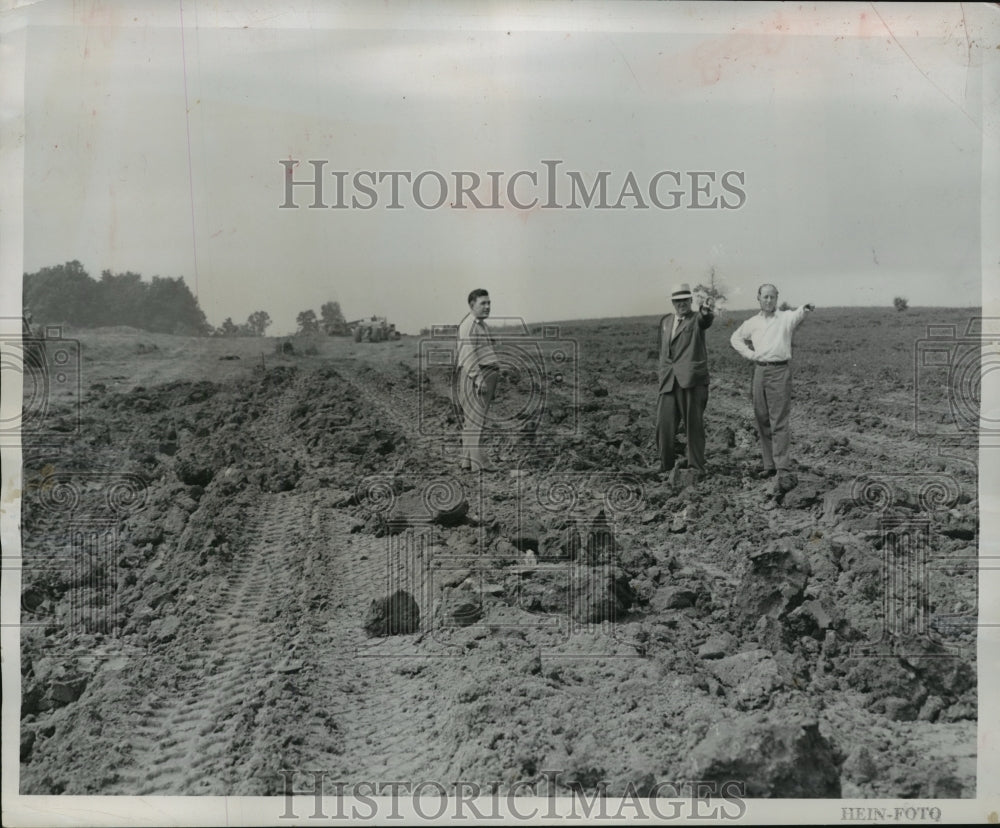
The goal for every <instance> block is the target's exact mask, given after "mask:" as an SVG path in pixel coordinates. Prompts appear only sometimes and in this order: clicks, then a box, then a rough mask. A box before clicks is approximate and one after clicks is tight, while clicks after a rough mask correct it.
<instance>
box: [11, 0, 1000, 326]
mask: <svg viewBox="0 0 1000 828" xmlns="http://www.w3.org/2000/svg"><path fill="white" fill-rule="evenodd" d="M82 8H83V6H82V5H74V4H69V3H66V4H63V3H59V2H56V3H43V4H40V5H39V6H36V7H32V8H31V9H28V10H24V11H23V13H22V19H23V20H24V23H25V24H26V25H25V27H24V28H23V33H24V41H23V43H24V55H25V59H24V90H25V100H24V128H25V134H26V138H27V140H26V142H25V152H24V173H23V176H24V177H23V181H24V185H23V186H24V214H23V218H24V226H23V242H24V243H23V263H22V265H23V270H24V271H29V272H30V271H34V270H37V269H38V268H41V267H44V266H47V265H54V264H59V263H62V262H65V261H68V260H72V259H78V260H80V261H81V262H82V263H83V264H84V266H85V267H86V269H87V270H88V272H89V273H90V274H91V275H93V276H95V277H99V275H100V273H101V271H102V270H104V269H110V270H112V271H115V272H120V271H125V270H132V271H137V272H140V273H142V274H143V275H144V276H146V277H151V276H153V275H160V276H183V277H184V279H185V281H186V282H187V283H188V285H189V286H190V287H191V289H192V290H193V291H195V292H196V293H197V296H198V299H199V301H200V303H201V306H202V308H203V309H204V311H205V313H206V315H207V316H208V319H209V321H210V322H211V323H213V324H214V325H218V324H220V323H221V322H222V320H223V319H224V318H225V317H227V316H231V317H232V318H233V319H234V320H236V321H238V322H239V321H243V320H245V319H246V317H247V315H248V314H250V313H251V312H252V311H254V310H257V309H264V310H267V311H268V312H269V313H270V315H271V317H272V318H273V320H274V325H273V326H272V329H271V331H270V332H271V333H284V332H290V331H291V330H293V329H294V325H295V321H294V320H295V316H296V314H297V313H298V312H299V311H301V310H303V309H306V308H313V309H315V310H317V311H318V309H319V306H320V305H321V304H322V303H323V302H325V301H327V300H329V299H336V300H338V301H339V302H340V303H341V305H342V306H343V308H344V311H345V313H346V314H347V316H348V318H352V317H360V316H363V315H371V314H375V313H377V314H380V315H387V316H388V317H389V318H390V319H392V320H395V321H397V322H398V323H399V325H400V327H401V328H402V329H403V330H406V331H408V332H416V331H417V330H419V328H421V327H424V326H429V325H431V324H437V323H447V322H454V321H457V319H458V318H460V317H461V316H462V315H463V313H464V311H465V303H464V297H465V295H466V294H467V293H468V291H469V290H471V289H472V288H475V287H480V286H483V287H487V288H488V289H489V290H490V292H491V294H492V295H493V300H494V313H495V314H497V315H504V316H515V315H519V316H523V317H525V318H527V319H529V320H532V321H541V320H559V319H575V318H589V317H601V316H623V315H636V314H646V313H655V312H657V311H659V310H661V309H662V308H663V307H664V306H665V305H666V304H667V298H666V297H667V295H668V293H669V288H670V286H671V284H672V283H673V282H676V281H689V282H691V283H696V282H699V281H702V280H704V279H705V278H706V277H707V274H708V271H709V268H711V267H714V268H715V270H716V273H717V274H718V276H719V277H720V278H721V280H722V282H723V284H724V285H725V287H726V289H727V292H728V293H729V296H730V301H729V306H730V307H731V308H734V309H735V308H747V307H750V306H752V305H753V304H754V301H753V295H754V293H755V290H756V286H757V284H758V283H760V282H761V281H773V282H776V283H777V284H778V286H779V288H780V289H781V293H782V298H785V299H788V301H790V302H792V304H799V303H801V302H806V301H812V302H815V303H817V304H819V305H889V304H891V302H892V299H893V297H894V296H896V295H903V296H906V297H908V298H909V300H910V304H911V305H959V306H975V305H979V304H980V300H981V285H982V277H981V273H982V260H983V251H982V243H983V239H982V215H981V212H982V211H981V195H982V187H981V183H982V176H983V170H982V164H983V141H984V139H983V129H984V124H983V121H984V104H983V95H984V90H983V73H982V70H981V62H982V61H981V57H980V56H979V46H978V45H977V43H976V42H975V41H976V35H977V34H979V33H980V32H981V29H982V20H981V19H980V20H979V22H977V20H976V19H974V17H975V16H974V15H973V14H970V8H969V7H966V8H965V10H964V11H965V14H966V18H965V20H964V21H963V8H962V7H961V6H960V5H958V4H947V5H937V6H930V7H929V8H928V7H927V6H918V5H913V6H910V5H905V4H889V5H875V6H873V5H863V4H857V5H854V4H852V5H844V6H834V7H833V8H822V9H821V10H819V11H816V10H810V9H809V7H804V10H802V11H800V10H799V7H786V6H774V5H769V4H768V5H759V6H754V7H752V8H750V9H745V8H741V9H733V8H731V7H725V6H718V5H717V4H711V5H710V6H677V5H675V4H646V3H635V4H633V3H620V4H611V5H597V4H587V3H582V4H574V5H573V7H572V9H569V8H568V7H566V6H563V5H561V4H557V3H553V4H551V5H546V6H541V5H524V4H518V5H514V4H504V3H499V4H486V5H481V6H465V5H460V4H456V5H450V6H443V7H438V6H432V7H430V9H431V10H430V11H423V12H421V11H420V10H419V9H418V7H414V6H410V5H399V4H388V5H387V6H381V7H378V9H376V10H374V11H369V10H368V7H367V6H362V5H356V6H355V5H349V4H337V5H326V6H322V5H318V6H309V7H308V11H299V12H297V13H285V12H281V11H280V7H278V6H275V8H274V10H273V11H270V12H269V11H268V6H267V4H266V3H255V4H253V8H254V12H253V13H252V14H251V13H244V14H242V15H241V14H240V13H239V12H227V11H224V10H223V9H222V7H220V6H217V5H215V4H212V3H200V2H184V3H183V4H178V3H176V2H171V3H162V4H161V3H143V4H135V6H134V7H130V6H128V5H127V4H119V5H117V6H115V7H114V8H113V9H108V8H107V7H103V6H100V5H94V6H91V7H89V8H90V11H81V9H82ZM422 8H425V9H426V8H427V7H422ZM981 8H982V7H980V9H981ZM973 11H975V9H973ZM978 14H979V18H982V17H983V14H984V13H983V12H982V11H981V10H980V11H979V12H978ZM9 23H10V19H9V18H8V24H9ZM977 26H978V27H979V28H978V29H977ZM993 94H994V95H995V91H994V93H993ZM994 137H995V136H994ZM282 160H292V161H298V162H299V164H298V166H297V167H296V168H295V169H294V171H293V172H292V176H293V180H296V181H302V180H308V179H311V178H312V174H313V168H312V167H311V166H310V165H309V164H308V163H307V162H308V161H312V160H318V161H324V162H325V164H323V165H322V173H323V188H324V193H323V201H324V203H325V204H326V205H327V206H325V207H324V208H316V209H313V208H310V206H309V205H311V204H312V203H313V191H312V189H311V187H308V186H302V185H299V186H297V187H295V188H294V189H293V196H294V201H295V202H296V203H298V204H299V207H298V209H288V208H286V209H282V208H281V205H282V203H284V202H285V198H286V191H285V186H286V184H285V178H286V169H285V167H284V166H283V165H282V164H281V163H280V162H281V161H282ZM555 160H558V161H560V162H561V164H560V165H558V166H557V167H555V169H556V190H555V191H554V193H549V192H548V191H547V189H546V186H545V185H546V182H547V175H548V172H547V168H546V166H545V165H544V164H543V161H555ZM363 171H371V172H372V173H375V174H376V175H377V174H378V173H380V172H398V173H408V174H409V177H410V179H411V181H410V182H409V183H408V182H407V181H406V179H405V176H399V177H397V178H396V180H397V182H398V184H399V195H398V202H397V203H398V204H399V205H400V207H399V209H392V208H389V207H388V205H389V204H390V203H392V199H391V189H390V183H391V179H386V180H383V182H382V183H380V184H376V186H374V187H373V189H374V190H375V193H376V194H375V199H374V200H375V204H374V206H373V207H371V208H370V209H363V208H362V207H361V206H352V198H356V199H357V201H358V204H359V205H366V204H369V203H371V202H372V201H373V198H372V197H371V196H368V195H366V194H364V193H363V192H362V191H361V190H359V189H357V188H356V187H355V186H354V183H355V178H354V176H355V174H356V173H358V172H363ZM518 171H526V172H527V173H533V174H534V175H535V176H536V177H537V181H538V185H537V186H533V185H532V183H531V179H530V176H527V175H522V176H521V177H520V178H519V179H518V180H517V183H516V185H515V187H514V190H513V191H512V192H511V193H508V192H507V185H508V183H509V182H510V179H511V177H512V176H514V174H515V173H517V172H518ZM663 171H667V172H670V173H676V174H677V176H676V178H675V177H672V176H666V177H665V176H660V178H659V179H656V178H655V177H656V176H657V174H658V173H661V172H663ZM335 172H341V173H345V175H343V176H342V177H341V180H342V181H343V193H344V195H343V200H344V203H345V204H346V206H345V208H344V209H336V208H335V207H332V206H330V205H332V204H334V203H335V202H336V201H337V192H336V184H337V181H338V179H337V177H336V176H335V175H334V173H335ZM424 172H427V173H429V174H428V175H425V176H424V177H423V178H422V179H421V182H422V183H421V188H420V190H419V192H418V193H417V194H416V195H415V194H414V192H413V185H412V180H413V179H415V178H416V177H417V176H419V175H420V174H421V173H424ZM455 172H469V173H475V174H477V175H478V176H479V177H480V179H481V181H482V182H483V183H482V185H481V186H480V188H479V189H478V190H475V191H474V192H475V193H477V194H478V198H479V200H480V202H481V203H483V204H484V205H488V204H490V203H491V202H495V203H496V204H498V205H499V207H498V208H497V209H490V208H488V207H487V208H484V209H478V208H476V207H475V205H474V203H472V202H471V200H470V199H468V198H465V199H463V203H465V204H466V207H465V209H457V208H455V207H453V206H451V205H452V204H454V203H455V200H456V182H455V176H454V173H455ZM570 172H575V173H576V176H577V179H578V181H579V182H582V183H583V184H584V185H586V186H587V187H588V188H589V187H590V186H592V185H593V183H594V182H595V181H597V180H598V179H599V178H600V177H601V173H602V172H604V173H607V174H606V176H604V178H605V181H606V186H607V201H606V203H607V204H608V205H609V206H612V205H614V204H616V203H619V204H621V209H596V205H597V203H598V202H597V201H596V200H595V201H594V202H592V204H591V206H590V207H585V206H581V208H580V209H571V208H569V207H567V206H565V205H568V204H570V203H571V200H572V196H573V192H572V189H571V188H572V186H573V181H572V179H571V177H570V175H569V173H570ZM692 172H699V173H709V174H711V175H702V176H694V177H693V176H692V175H691V173H692ZM434 173H439V174H440V175H441V176H443V177H444V181H445V182H446V184H447V185H448V192H447V193H445V194H444V196H445V200H444V204H443V205H442V206H441V207H439V208H436V209H424V208H423V207H421V206H420V202H421V201H422V202H423V203H424V204H428V203H430V204H433V203H434V202H435V201H436V200H438V194H439V187H438V183H437V182H438V180H439V179H438V178H437V177H436V175H434ZM488 173H493V174H494V178H495V180H496V181H497V182H498V183H499V191H498V195H497V197H496V198H495V199H494V198H493V196H492V193H491V190H490V181H491V180H492V179H491V178H490V177H489V175H488ZM726 173H732V174H733V175H732V176H730V178H728V179H727V180H728V182H729V184H730V185H732V186H733V187H734V189H730V190H726V189H723V187H722V178H723V176H724V175H725V174H726ZM630 174H631V175H632V177H633V179H634V181H635V182H636V185H637V187H638V196H636V195H635V190H631V191H630V193H631V194H626V196H625V197H624V198H621V197H620V196H621V191H622V189H623V187H626V183H627V181H628V179H629V175H630ZM713 177H714V180H713ZM470 180H471V179H470V178H466V179H465V181H467V182H468V181H470ZM654 180H655V181H657V182H658V188H656V187H654V193H655V194H658V197H659V200H660V202H661V203H664V204H670V203H671V201H672V200H675V201H678V202H679V206H678V207H677V208H675V209H661V208H659V207H657V206H656V205H655V204H653V203H652V202H651V199H650V193H649V188H650V185H651V182H653V181H654ZM677 180H679V181H680V186H677ZM692 182H694V185H699V184H700V186H702V187H703V188H704V189H702V191H701V192H700V193H698V192H692V187H693V183H692ZM362 183H364V184H365V185H368V186H371V181H370V179H368V178H364V177H363V178H362ZM671 190H677V191H678V192H679V193H680V195H677V196H671V195H670V191H671ZM511 196H512V197H513V198H514V199H515V200H517V201H518V202H519V203H521V204H527V203H530V202H531V200H532V199H533V198H535V197H537V198H538V200H539V201H538V204H537V205H535V206H534V207H533V208H531V209H520V208H519V207H518V206H516V205H515V204H514V203H512V201H511ZM546 203H550V204H553V203H556V204H561V205H563V206H561V207H554V208H552V207H549V208H546V207H544V206H543V205H544V204H546ZM577 203H578V204H579V203H581V200H580V199H579V194H578V200H577ZM712 203H714V204H715V207H714V208H712V207H707V208H704V209H698V208H693V207H692V205H693V204H712ZM723 203H725V204H728V205H730V206H731V209H724V208H723V207H722V204H723ZM642 204H644V205H645V207H643V206H641V205H642ZM6 278H8V277H7V276H6V274H5V279H6Z"/></svg>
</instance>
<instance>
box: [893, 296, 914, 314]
mask: <svg viewBox="0 0 1000 828" xmlns="http://www.w3.org/2000/svg"><path fill="white" fill-rule="evenodd" d="M892 305H893V307H894V308H895V309H896V310H898V311H905V310H909V307H910V303H909V301H908V300H907V299H905V298H903V297H902V296H897V297H896V298H895V299H893V300H892Z"/></svg>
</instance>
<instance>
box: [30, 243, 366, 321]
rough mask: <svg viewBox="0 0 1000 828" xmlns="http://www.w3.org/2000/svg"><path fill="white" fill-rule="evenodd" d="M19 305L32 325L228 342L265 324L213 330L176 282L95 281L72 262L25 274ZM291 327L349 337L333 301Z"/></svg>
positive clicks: (113, 277) (257, 314) (108, 275)
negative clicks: (120, 329) (109, 329)
mask: <svg viewBox="0 0 1000 828" xmlns="http://www.w3.org/2000/svg"><path fill="white" fill-rule="evenodd" d="M23 301H24V307H25V310H26V311H28V312H30V314H31V317H32V319H34V320H36V321H37V322H41V323H44V324H46V325H72V326H74V327H78V328H100V327H108V326H115V325H127V326H129V327H132V328H139V329H141V330H145V331H151V332H154V333H169V334H179V335H182V336H226V337H231V336H264V335H265V332H266V331H267V328H268V327H269V326H270V324H271V315H270V314H269V313H268V312H267V311H264V310H256V311H254V312H253V313H251V314H250V315H249V316H248V317H247V320H246V322H243V323H239V324H238V323H236V322H233V319H232V317H231V316H227V317H226V319H225V320H224V321H223V323H222V324H221V325H220V326H219V327H218V328H215V327H213V326H212V325H211V324H209V322H208V320H207V319H206V318H205V314H204V312H203V311H202V309H201V307H200V306H199V305H198V300H197V299H196V298H195V296H194V295H193V294H192V293H191V291H190V289H189V288H188V286H187V284H185V282H184V280H183V279H181V278H180V277H178V278H169V277H161V276H154V277H153V278H152V280H150V281H147V280H144V279H143V278H142V276H141V275H140V274H139V273H133V272H132V271H126V272H125V273H112V272H111V271H110V270H104V271H102V272H101V278H100V280H97V279H94V278H92V277H91V276H90V275H89V274H88V273H87V271H86V270H85V269H84V267H83V265H82V264H80V262H78V261H75V260H74V261H72V262H66V263H65V264H61V265H55V266H54V267H43V268H42V269H41V270H38V271H36V272H35V273H25V274H24V292H23ZM296 324H297V326H298V329H297V333H301V334H312V333H321V332H322V333H325V334H328V335H330V336H341V335H346V334H348V333H350V328H349V326H348V324H347V322H346V321H345V319H344V314H343V312H342V311H341V309H340V303H339V302H336V301H329V302H326V303H324V304H323V306H322V307H321V308H320V313H319V316H317V315H316V312H315V311H313V310H305V311H302V312H301V313H300V314H299V315H298V318H297V319H296Z"/></svg>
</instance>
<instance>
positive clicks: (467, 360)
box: [456, 288, 499, 471]
mask: <svg viewBox="0 0 1000 828" xmlns="http://www.w3.org/2000/svg"><path fill="white" fill-rule="evenodd" d="M489 315H490V295H489V293H488V292H487V291H485V290H483V289H482V288H477V289H476V290H474V291H472V293H470V294H469V313H468V315H467V316H466V317H465V318H464V319H463V320H462V321H461V322H460V323H459V325H458V353H457V354H456V366H457V374H456V388H457V393H458V401H459V405H460V406H461V409H462V413H463V414H464V422H463V423H462V456H461V459H460V460H459V466H460V467H461V468H463V469H470V468H472V469H475V468H478V469H479V470H480V471H496V469H495V468H494V467H493V465H492V464H491V463H490V461H489V458H488V457H487V455H486V449H485V447H484V446H483V430H484V428H485V427H486V418H487V416H488V415H489V411H490V404H491V403H492V402H493V395H494V394H495V393H496V387H497V379H498V378H499V366H498V359H497V354H496V349H495V348H494V346H493V340H492V338H491V337H490V332H489V329H488V328H487V327H486V317H488V316H489Z"/></svg>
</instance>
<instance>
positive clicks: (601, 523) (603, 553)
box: [585, 509, 617, 566]
mask: <svg viewBox="0 0 1000 828" xmlns="http://www.w3.org/2000/svg"><path fill="white" fill-rule="evenodd" d="M616 548H617V547H616V544H615V533H614V529H613V528H612V526H611V524H610V522H609V521H608V519H607V516H606V515H605V514H604V510H603V509H601V510H600V511H599V512H598V513H597V514H596V515H595V516H594V519H593V521H591V524H590V528H589V529H588V531H587V545H586V549H585V551H586V561H587V563H588V564H590V565H591V566H594V565H596V564H602V563H608V562H610V561H611V560H612V558H613V557H614V554H615V550H616Z"/></svg>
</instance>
